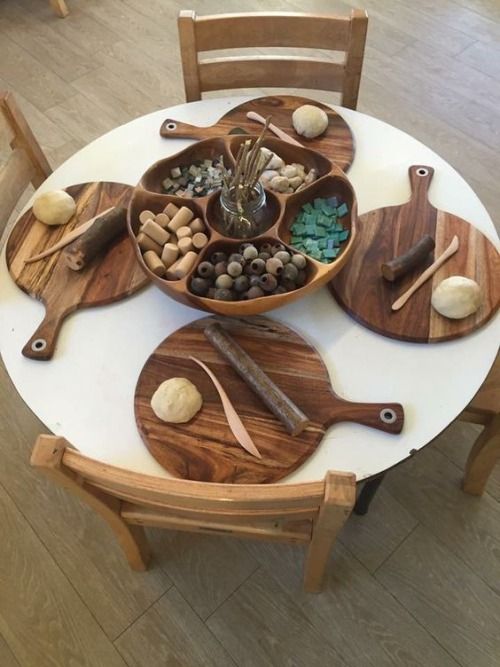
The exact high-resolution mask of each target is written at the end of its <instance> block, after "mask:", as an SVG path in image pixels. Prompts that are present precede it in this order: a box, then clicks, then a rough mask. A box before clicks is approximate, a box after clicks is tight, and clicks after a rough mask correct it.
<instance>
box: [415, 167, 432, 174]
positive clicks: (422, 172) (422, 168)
mask: <svg viewBox="0 0 500 667" xmlns="http://www.w3.org/2000/svg"><path fill="white" fill-rule="evenodd" d="M428 173H429V170H428V169H424V167H420V169H417V174H418V175H419V176H427V174H428Z"/></svg>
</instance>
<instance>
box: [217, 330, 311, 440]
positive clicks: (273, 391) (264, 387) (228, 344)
mask: <svg viewBox="0 0 500 667" xmlns="http://www.w3.org/2000/svg"><path fill="white" fill-rule="evenodd" d="M204 333H205V336H206V337H207V338H208V340H209V341H210V342H211V343H212V345H213V346H214V347H215V348H216V349H217V350H218V351H219V352H220V353H221V354H222V356H223V357H224V358H225V359H227V361H228V362H229V363H230V364H231V366H232V367H233V368H234V370H235V371H236V372H237V373H238V375H239V376H240V377H241V378H242V379H243V380H244V382H246V384H247V385H248V386H249V387H250V388H251V389H252V391H254V392H255V393H256V394H257V396H258V397H259V398H260V399H261V400H262V402H263V403H264V404H265V405H266V406H267V407H268V408H269V410H271V412H272V413H273V414H274V415H275V416H276V417H277V418H278V419H279V420H280V421H281V422H282V423H283V425H284V426H285V428H286V430H287V431H288V433H290V435H298V434H299V433H302V431H303V430H304V429H305V428H306V427H307V426H308V425H309V423H310V422H309V419H308V418H307V417H306V415H305V414H304V413H303V412H302V410H300V408H298V407H297V406H296V405H295V403H293V402H292V401H291V400H290V399H289V398H288V396H287V395H286V394H285V393H284V392H283V391H281V389H280V388H279V387H278V386H277V385H275V384H274V382H273V381H272V380H271V378H270V377H268V376H267V375H266V374H265V373H264V371H263V370H262V369H261V368H260V367H259V366H258V365H257V364H256V363H255V361H254V360H253V359H252V358H251V357H250V356H249V355H248V354H247V353H246V352H245V350H243V348H241V347H240V345H238V343H237V342H236V341H235V340H234V339H233V338H231V336H230V335H229V334H228V333H226V332H225V331H224V329H223V328H222V327H221V326H220V325H219V324H217V323H213V324H209V325H208V326H207V327H206V328H205V330H204Z"/></svg>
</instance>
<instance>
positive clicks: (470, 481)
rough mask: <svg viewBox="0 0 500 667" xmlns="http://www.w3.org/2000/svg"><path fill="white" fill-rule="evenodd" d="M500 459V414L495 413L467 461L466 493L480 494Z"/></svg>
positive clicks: (463, 485)
mask: <svg viewBox="0 0 500 667" xmlns="http://www.w3.org/2000/svg"><path fill="white" fill-rule="evenodd" d="M499 460H500V414H498V415H495V416H494V417H493V418H492V419H491V421H490V422H489V424H487V425H486V426H485V428H484V430H483V432H482V433H481V435H480V436H479V437H478V438H477V440H476V441H475V443H474V444H473V446H472V449H471V451H470V454H469V457H468V459H467V463H466V464H465V475H464V480H463V483H462V489H463V490H464V491H465V493H470V494H471V495H473V496H480V495H482V494H483V493H484V489H485V487H486V484H487V482H488V478H489V476H490V474H491V471H492V470H493V467H494V466H495V463H497V461H499Z"/></svg>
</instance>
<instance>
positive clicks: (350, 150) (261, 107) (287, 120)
mask: <svg viewBox="0 0 500 667" xmlns="http://www.w3.org/2000/svg"><path fill="white" fill-rule="evenodd" d="M303 104H314V106H317V107H319V108H320V109H323V110H324V111H325V112H326V114H327V116H328V128H327V130H326V132H325V133H324V134H322V135H321V136H320V137H316V138H315V139H306V138H305V137H300V141H299V138H297V139H296V141H297V143H299V144H300V145H303V146H306V148H312V149H313V150H316V151H319V152H320V153H323V155H325V156H326V157H327V158H329V159H330V160H333V162H335V163H336V164H337V165H338V166H339V167H340V168H341V169H342V170H343V171H347V170H348V168H349V167H350V166H351V164H352V161H353V160H354V150H355V147H354V137H353V136H352V132H351V129H350V127H349V125H348V124H347V123H346V121H345V120H344V119H343V118H342V117H341V116H339V114H338V113H337V112H336V111H334V110H333V109H331V108H330V107H328V106H326V105H325V104H322V103H321V102H316V101H315V100H309V99H306V98H304V97H295V96H293V95H276V96H273V97H259V98H257V99H255V100H249V101H248V102H244V103H243V104H240V105H239V106H237V107H234V108H233V109H231V110H230V111H228V112H227V113H226V114H224V116H222V118H220V119H219V120H218V121H217V123H215V124H214V125H210V126H207V127H198V126H196V125H189V124H188V123H181V122H180V121H178V120H175V119H174V118H167V119H166V120H165V121H164V122H163V123H162V125H161V127H160V134H161V136H162V137H166V138H169V137H170V138H174V139H179V138H185V139H209V138H213V137H220V136H221V135H225V134H230V133H231V132H232V131H234V129H235V128H238V129H239V130H240V131H242V132H248V133H249V134H259V132H260V130H259V129H258V125H257V124H256V122H255V121H254V120H250V119H249V118H247V113H248V112H253V113H256V114H258V115H260V116H262V117H264V118H267V117H268V116H271V117H272V122H273V124H274V125H276V126H277V127H278V128H280V129H281V130H282V131H283V132H284V133H286V134H287V135H288V136H289V137H290V138H292V139H295V137H296V136H297V134H296V132H295V130H294V128H293V124H292V113H293V112H294V111H295V109H297V108H298V107H300V106H302V105H303Z"/></svg>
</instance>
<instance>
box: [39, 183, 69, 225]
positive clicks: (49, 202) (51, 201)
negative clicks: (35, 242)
mask: <svg viewBox="0 0 500 667" xmlns="http://www.w3.org/2000/svg"><path fill="white" fill-rule="evenodd" d="M75 211H76V204H75V200H74V199H73V197H72V196H71V195H69V194H68V193H67V192H64V190H53V191H52V192H44V193H43V195H40V196H39V197H37V198H36V199H35V201H34V202H33V213H34V214H35V217H36V218H37V219H38V220H40V222H44V223H45V224H46V225H65V224H66V223H67V222H68V221H69V220H70V218H72V217H73V215H74V214H75Z"/></svg>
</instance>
